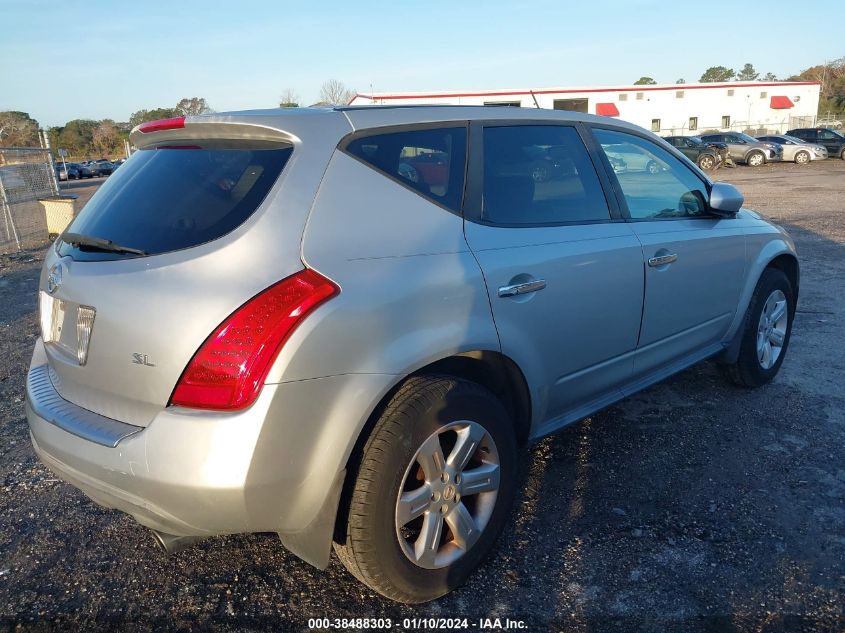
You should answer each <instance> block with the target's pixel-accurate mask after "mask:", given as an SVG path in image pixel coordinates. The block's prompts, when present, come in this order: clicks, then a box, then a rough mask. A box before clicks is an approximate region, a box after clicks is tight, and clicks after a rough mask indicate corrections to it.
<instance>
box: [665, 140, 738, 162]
mask: <svg viewBox="0 0 845 633" xmlns="http://www.w3.org/2000/svg"><path fill="white" fill-rule="evenodd" d="M664 139H665V140H666V142H667V143H669V144H670V145H672V146H673V147H675V148H677V149H678V151H679V152H681V153H682V154H683V155H684V156H686V157H687V158H689V159H690V160H691V161H692V162H694V163H695V164H696V165H698V166H699V167H701V169H703V170H705V171H709V170H711V169H715V168H716V167H718V166H719V164H720V163H721V162H722V160H723V156H726V155H727V152H728V146H727V145H726V144H724V143H719V144H718V145H720V146H722V148H723V149H721V150H720V149H718V148H717V147H716V146H715V144H711V143H705V142H704V141H702V140H701V139H700V138H698V137H697V136H666V137H664Z"/></svg>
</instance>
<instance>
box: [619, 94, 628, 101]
mask: <svg viewBox="0 0 845 633" xmlns="http://www.w3.org/2000/svg"><path fill="white" fill-rule="evenodd" d="M619 100H620V101H627V100H628V95H626V94H625V93H624V92H623V93H622V94H620V95H619Z"/></svg>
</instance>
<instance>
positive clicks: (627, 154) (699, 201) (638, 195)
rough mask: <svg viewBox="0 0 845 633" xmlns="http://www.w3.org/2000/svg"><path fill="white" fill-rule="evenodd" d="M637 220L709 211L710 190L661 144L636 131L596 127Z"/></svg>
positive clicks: (633, 216) (632, 213) (698, 214)
mask: <svg viewBox="0 0 845 633" xmlns="http://www.w3.org/2000/svg"><path fill="white" fill-rule="evenodd" d="M595 135H596V139H597V140H598V142H599V143H600V144H601V147H602V149H603V150H604V152H605V154H606V155H607V158H608V160H609V161H610V164H611V166H612V167H613V171H614V172H615V174H616V178H617V180H618V181H619V185H620V187H621V188H622V193H623V195H624V196H625V202H626V203H627V205H628V211H629V213H630V214H631V217H632V218H634V219H662V218H684V217H699V216H702V215H705V214H706V212H707V199H708V195H707V189H706V187H705V185H704V182H703V181H702V180H701V179H700V178H698V177H697V176H696V175H695V174H694V173H693V172H692V171H691V170H690V169H688V168H687V167H686V166H685V165H684V164H683V163H681V162H680V161H679V160H677V159H676V158H675V157H674V156H672V155H671V154H669V152H667V151H665V150H664V149H663V148H662V147H660V146H658V145H655V144H654V143H652V142H650V141H647V140H645V139H643V138H640V137H639V136H634V135H633V134H626V133H624V132H615V131H610V130H602V129H596V130H595Z"/></svg>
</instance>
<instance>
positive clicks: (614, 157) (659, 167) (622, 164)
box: [604, 143, 666, 174]
mask: <svg viewBox="0 0 845 633" xmlns="http://www.w3.org/2000/svg"><path fill="white" fill-rule="evenodd" d="M604 153H605V154H606V155H607V157H608V159H609V160H610V164H611V166H612V167H613V171H615V172H616V173H622V172H626V171H645V172H648V173H650V174H657V173H660V172H661V171H663V170H664V169H666V165H665V164H664V163H663V161H661V160H660V159H658V158H655V157H654V156H653V155H652V154H650V153H649V152H645V151H643V150H642V149H641V148H640V147H638V146H636V145H634V144H632V143H618V144H615V145H608V146H606V147H605V148H604Z"/></svg>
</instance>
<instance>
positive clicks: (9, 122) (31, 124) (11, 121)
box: [0, 110, 40, 147]
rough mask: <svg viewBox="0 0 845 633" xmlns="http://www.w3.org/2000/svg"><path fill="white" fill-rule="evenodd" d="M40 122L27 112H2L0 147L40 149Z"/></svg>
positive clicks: (0, 117) (0, 118) (0, 115)
mask: <svg viewBox="0 0 845 633" xmlns="http://www.w3.org/2000/svg"><path fill="white" fill-rule="evenodd" d="M39 146H40V143H39V142H38V121H36V120H35V119H33V118H32V117H31V116H29V114H27V113H26V112H18V111H16V110H10V111H7V112H0V147H39Z"/></svg>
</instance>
